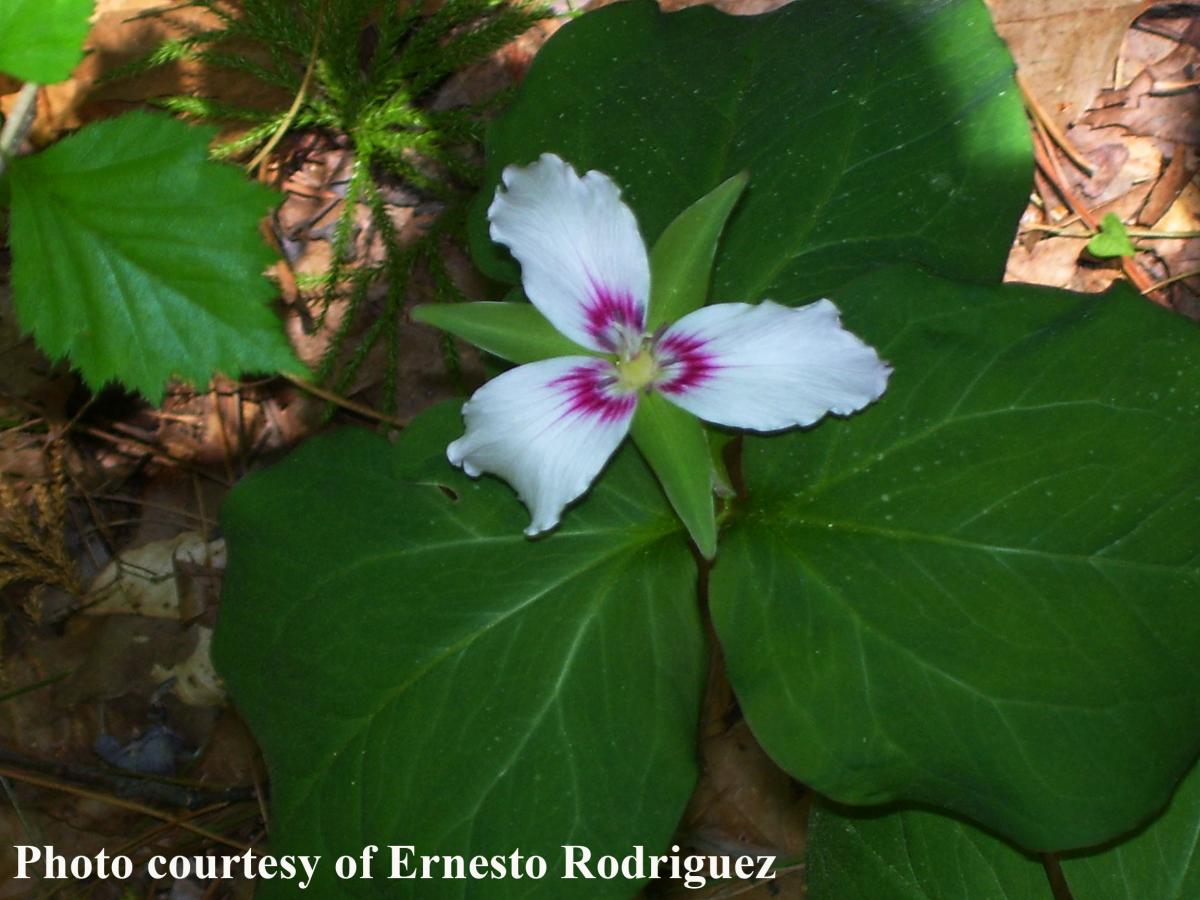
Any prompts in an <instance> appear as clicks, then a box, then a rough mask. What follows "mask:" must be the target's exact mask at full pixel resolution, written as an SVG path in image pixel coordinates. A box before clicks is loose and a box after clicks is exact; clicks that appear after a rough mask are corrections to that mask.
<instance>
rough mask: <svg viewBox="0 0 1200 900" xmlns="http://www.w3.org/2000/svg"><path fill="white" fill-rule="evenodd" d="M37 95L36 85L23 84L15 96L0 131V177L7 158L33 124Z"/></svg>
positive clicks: (14, 150) (5, 166)
mask: <svg viewBox="0 0 1200 900" xmlns="http://www.w3.org/2000/svg"><path fill="white" fill-rule="evenodd" d="M37 93H38V85H37V84H36V83H34V82H32V81H27V82H25V84H23V85H22V86H21V92H20V93H19V94H17V99H16V102H14V103H13V108H12V112H10V113H9V114H8V118H7V119H5V121H4V128H3V130H0V175H3V174H4V170H5V168H7V166H8V160H9V158H10V157H11V156H12V155H13V154H14V153H15V152H16V150H17V147H19V146H20V144H21V141H22V140H24V139H25V135H26V134H28V132H29V127H30V126H31V125H32V124H33V118H34V115H35V114H36V113H37Z"/></svg>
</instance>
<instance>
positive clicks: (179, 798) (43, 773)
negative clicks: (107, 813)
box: [0, 747, 254, 818]
mask: <svg viewBox="0 0 1200 900" xmlns="http://www.w3.org/2000/svg"><path fill="white" fill-rule="evenodd" d="M7 767H15V768H12V769H11V772H10V770H9V768H7ZM0 771H3V772H4V773H5V774H10V777H12V778H15V779H17V780H21V779H22V778H25V777H26V776H29V777H30V778H32V777H45V778H47V779H51V778H52V779H57V780H56V781H54V782H53V784H52V785H51V786H52V787H58V788H63V789H65V787H66V784H65V783H68V782H69V783H72V784H78V785H87V786H88V787H92V788H102V789H104V790H106V791H111V792H113V793H114V794H119V795H122V796H132V797H136V798H138V799H141V800H148V801H151V802H153V803H158V804H160V805H163V806H172V807H175V808H178V809H197V808H199V807H202V806H210V805H212V804H213V803H245V802H247V801H249V800H252V799H254V792H253V791H252V790H251V789H250V788H244V787H234V788H225V789H224V790H213V789H210V788H197V787H190V786H188V785H186V784H176V783H175V782H171V781H161V780H156V779H152V778H146V777H142V776H138V775H136V774H124V773H121V772H116V771H108V770H107V769H100V768H97V767H93V766H84V765H80V764H79V763H48V762H45V761H43V760H39V759H32V758H30V757H27V756H24V755H23V754H20V753H13V752H12V751H10V750H6V749H4V748H3V747H0ZM31 773H36V774H31ZM131 802H132V801H131ZM159 818H162V816H161V814H160V815H159Z"/></svg>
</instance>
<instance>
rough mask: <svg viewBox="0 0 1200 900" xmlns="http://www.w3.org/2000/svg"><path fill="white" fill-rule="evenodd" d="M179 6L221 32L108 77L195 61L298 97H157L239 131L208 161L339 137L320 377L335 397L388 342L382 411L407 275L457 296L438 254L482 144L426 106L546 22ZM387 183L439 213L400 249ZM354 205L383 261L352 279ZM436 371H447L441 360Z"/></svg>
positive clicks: (203, 1)
mask: <svg viewBox="0 0 1200 900" xmlns="http://www.w3.org/2000/svg"><path fill="white" fill-rule="evenodd" d="M185 5H186V6H189V7H195V8H201V9H204V10H207V11H209V12H210V13H212V14H213V15H214V16H215V17H216V18H217V20H218V21H219V25H218V26H217V27H213V28H208V29H205V30H194V31H193V32H192V33H191V34H189V35H187V36H186V37H183V38H180V39H177V40H174V41H169V42H167V43H165V44H163V45H162V46H160V47H159V48H158V49H157V50H156V51H155V52H154V53H152V54H151V55H149V56H148V57H146V58H145V59H143V60H141V61H139V62H137V63H135V64H133V65H132V66H130V67H127V68H125V69H124V70H122V72H121V73H119V74H132V73H133V72H136V71H141V70H144V69H148V68H153V67H155V66H160V65H168V64H171V63H174V62H178V61H183V60H196V61H200V62H203V63H204V64H205V65H207V66H210V67H217V68H225V69H232V70H236V71H238V72H242V73H244V74H245V75H247V76H249V77H251V78H255V79H258V80H259V81H262V82H263V83H265V84H267V85H271V86H274V87H277V88H280V89H281V90H282V91H286V92H287V93H289V94H291V95H292V96H294V97H296V98H297V101H296V103H295V104H294V105H293V106H292V107H291V108H289V109H270V110H263V109H249V108H244V107H238V106H233V105H230V104H228V103H224V102H221V101H219V100H216V99H214V98H210V97H195V96H188V95H177V96H171V97H164V98H162V99H161V100H160V103H162V105H163V106H165V107H166V108H167V109H170V110H171V111H173V112H175V113H178V114H181V115H185V116H189V117H193V118H199V119H205V120H223V121H232V122H245V123H248V124H249V125H250V127H249V128H248V130H246V131H245V132H243V133H242V134H240V135H238V136H236V137H234V138H232V139H230V140H228V141H225V142H223V143H221V144H219V145H217V146H216V147H215V148H214V149H213V153H214V155H215V156H218V157H225V158H228V157H239V158H241V157H249V156H250V154H252V153H255V152H256V151H258V152H261V151H262V149H263V148H264V147H269V146H270V145H271V143H272V142H273V141H275V140H277V139H278V136H279V134H280V132H281V131H293V130H314V129H315V130H325V131H329V132H334V133H339V134H345V135H346V136H348V137H349V139H350V141H351V144H352V147H353V150H354V153H355V164H354V166H353V169H352V174H351V178H350V182H349V184H348V185H347V188H346V199H345V203H344V204H343V207H342V214H341V217H340V219H339V221H338V223H337V225H336V227H335V229H334V232H333V250H334V253H333V262H332V264H331V266H330V268H329V270H328V271H327V272H326V273H325V275H324V277H323V278H322V279H321V280H320V282H319V283H318V284H316V285H310V287H314V288H315V289H316V290H318V291H319V292H320V294H321V297H322V309H323V310H328V308H329V304H330V302H331V301H332V300H334V299H335V297H336V296H337V295H338V294H339V292H345V294H346V296H347V297H348V300H349V304H350V309H349V311H348V314H347V315H346V316H345V318H344V319H343V324H342V325H341V326H340V328H339V332H338V333H337V334H336V335H335V339H334V340H333V341H332V342H331V345H330V349H329V351H328V353H327V356H326V358H325V359H324V360H323V361H322V363H321V365H320V367H319V369H318V376H319V378H320V379H321V380H323V381H328V380H330V379H332V381H333V386H334V388H335V390H343V389H345V388H346V387H347V386H348V385H349V384H350V383H351V382H352V381H353V380H354V377H355V375H356V373H357V371H358V368H359V366H360V365H361V364H362V362H363V360H365V359H366V356H367V353H368V352H369V351H370V349H371V348H372V347H373V346H374V345H375V343H377V342H378V341H380V340H387V341H388V342H389V344H388V345H389V347H391V348H392V350H391V352H390V353H389V363H388V377H387V379H386V383H387V386H388V389H387V397H386V402H387V405H389V406H390V405H391V402H392V399H393V397H392V395H393V393H394V389H395V377H394V376H395V372H396V363H397V360H396V359H395V346H396V336H397V331H398V329H399V327H400V323H401V320H402V316H401V306H402V303H403V300H404V297H405V294H406V290H407V286H408V283H409V279H410V276H411V275H412V272H413V270H414V268H415V267H416V266H418V265H425V266H426V267H427V269H428V271H429V272H430V274H431V276H432V280H433V282H434V284H435V286H436V290H437V292H438V294H439V295H441V296H440V297H439V299H441V298H444V297H446V295H454V294H456V293H457V292H456V290H455V288H454V286H453V284H452V283H451V281H450V279H449V277H448V275H447V273H446V271H445V266H444V264H443V263H442V261H441V249H440V248H441V245H442V242H443V241H445V240H451V241H453V240H456V239H458V237H459V236H460V235H461V233H462V231H463V229H464V225H463V222H464V219H463V212H462V210H463V206H464V204H465V202H466V200H467V198H469V196H470V194H471V193H472V192H473V191H474V190H475V189H476V188H477V187H478V182H479V180H480V175H481V173H480V172H479V170H478V168H477V166H476V165H475V163H474V162H473V160H472V152H471V151H472V148H473V147H475V146H476V145H477V143H478V142H479V140H480V139H481V136H482V135H481V130H482V116H481V113H482V112H483V111H484V110H483V109H482V108H481V107H454V108H450V109H434V108H432V107H431V102H430V101H431V100H432V98H433V97H434V95H435V94H436V92H437V89H438V88H439V87H440V86H442V85H443V84H444V83H445V81H446V79H447V78H449V77H450V76H451V75H453V74H454V73H455V72H457V71H461V70H462V69H464V68H465V67H467V66H469V65H471V64H472V63H475V62H478V61H480V60H482V59H484V58H486V57H487V56H488V55H489V54H491V53H492V52H494V51H495V50H497V49H498V48H500V47H501V46H503V45H504V44H506V43H507V42H509V41H510V40H512V39H513V38H515V37H516V36H518V35H519V34H521V33H522V32H523V31H525V30H526V29H528V28H529V27H530V26H531V25H533V24H534V23H535V22H536V21H538V20H539V19H540V18H544V17H545V16H546V15H548V13H547V11H546V10H545V9H544V8H542V7H540V6H538V5H536V4H534V3H531V2H528V0H514V2H508V0H446V2H444V3H442V4H440V5H439V6H437V7H436V8H431V7H430V6H429V5H428V4H426V5H422V4H418V3H395V2H381V0H244V2H243V3H241V4H240V8H239V7H235V6H234V5H233V4H232V3H228V2H222V0H191V2H189V3H187V4H185ZM177 8H178V7H176V9H177ZM396 180H399V181H402V182H404V183H406V184H408V185H411V186H412V187H414V188H416V189H417V190H419V191H421V192H422V193H424V194H425V195H427V196H429V197H430V198H432V199H436V200H438V201H441V202H442V203H443V204H445V206H444V212H443V215H442V217H441V218H440V220H439V222H438V223H437V224H436V225H435V226H434V227H433V228H431V229H430V230H429V231H428V233H426V234H425V235H424V236H423V237H422V238H421V239H419V240H418V241H416V242H415V243H413V244H410V245H409V246H407V247H400V246H398V244H397V241H396V235H395V233H394V232H395V227H394V225H393V223H392V220H391V218H390V217H389V216H388V213H387V208H386V205H385V203H384V199H383V192H382V190H381V188H382V185H383V184H384V183H385V182H395V181H396ZM359 203H364V204H365V205H366V206H367V207H368V209H369V210H370V215H371V223H372V227H373V228H375V229H376V230H377V231H378V233H379V234H380V236H381V237H382V238H383V244H384V247H385V258H384V259H383V260H382V262H381V263H380V264H378V265H373V266H360V267H358V268H355V269H353V270H351V268H350V261H351V258H352V255H353V247H354V242H353V237H354V214H355V209H356V207H357V206H358V204H359ZM379 282H383V284H384V285H385V290H384V294H383V301H382V302H383V313H382V315H381V316H380V317H379V318H378V319H377V320H376V321H375V322H373V323H372V324H371V326H370V327H369V328H368V330H367V331H366V334H365V336H364V340H363V342H362V343H361V344H360V345H359V346H358V347H356V348H355V350H354V352H353V353H352V354H351V355H350V357H349V359H348V360H347V361H346V362H345V363H344V364H343V365H342V366H341V368H340V370H339V371H337V372H336V376H335V369H336V368H337V361H338V359H339V358H340V357H341V354H342V350H343V349H344V347H345V344H346V339H347V337H348V335H349V333H350V331H351V329H352V327H353V325H354V323H355V322H356V321H357V320H358V318H359V315H360V313H361V311H362V309H363V301H364V300H365V299H366V298H367V296H368V295H369V294H370V293H371V291H370V289H371V287H372V286H373V285H375V284H377V283H379ZM322 316H323V314H322ZM447 363H448V364H449V365H454V360H453V358H452V355H451V354H450V353H448V357H447Z"/></svg>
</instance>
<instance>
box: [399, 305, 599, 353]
mask: <svg viewBox="0 0 1200 900" xmlns="http://www.w3.org/2000/svg"><path fill="white" fill-rule="evenodd" d="M513 296H520V291H513V292H512V293H511V294H509V297H513ZM412 317H413V318H414V319H415V320H416V321H418V322H424V323H425V324H426V325H432V326H434V327H435V328H440V329H442V331H448V332H449V333H450V334H452V335H454V336H455V337H460V338H462V339H463V340H464V341H467V342H469V343H472V344H474V345H475V346H476V347H479V348H480V349H482V350H486V351H487V352H488V353H491V354H493V355H495V356H499V357H500V358H501V359H507V360H508V361H509V362H514V363H517V364H518V365H520V364H521V363H529V362H537V361H538V360H540V359H554V358H555V357H558V356H579V355H580V354H589V355H591V351H590V350H587V349H585V348H583V347H580V346H579V345H578V344H576V343H575V342H574V341H572V340H571V339H570V338H567V337H564V336H563V335H562V334H560V333H559V332H558V330H557V329H555V327H554V326H553V325H551V324H550V322H549V321H547V319H546V317H545V316H543V315H542V314H541V313H540V312H538V311H537V308H536V307H535V306H534V305H533V304H531V303H526V302H513V301H511V300H505V301H499V302H491V301H489V302H480V303H430V304H425V305H423V306H417V307H414V308H413V311H412Z"/></svg>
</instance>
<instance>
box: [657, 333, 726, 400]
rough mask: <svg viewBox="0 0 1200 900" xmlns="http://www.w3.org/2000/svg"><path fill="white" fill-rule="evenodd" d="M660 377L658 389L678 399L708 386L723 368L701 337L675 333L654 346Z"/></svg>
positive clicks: (667, 334)
mask: <svg viewBox="0 0 1200 900" xmlns="http://www.w3.org/2000/svg"><path fill="white" fill-rule="evenodd" d="M654 357H655V360H656V361H657V362H658V366H659V370H660V372H661V373H662V374H661V375H660V376H659V380H658V383H657V384H656V385H655V386H656V387H657V388H658V390H660V391H662V392H663V393H664V394H669V395H672V396H678V395H679V394H685V393H687V392H688V391H690V390H694V389H695V388H698V387H700V386H701V385H703V384H705V383H707V382H708V381H709V380H710V379H711V378H712V377H713V375H715V374H716V373H717V372H718V371H719V370H720V369H721V366H720V364H718V362H717V358H716V356H715V355H714V354H712V353H711V352H710V351H709V350H708V342H707V341H705V340H704V339H703V338H701V337H697V336H696V335H692V334H685V333H683V332H679V331H672V332H668V333H666V334H664V335H663V336H662V337H661V338H660V339H659V340H658V343H656V344H655V345H654Z"/></svg>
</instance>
